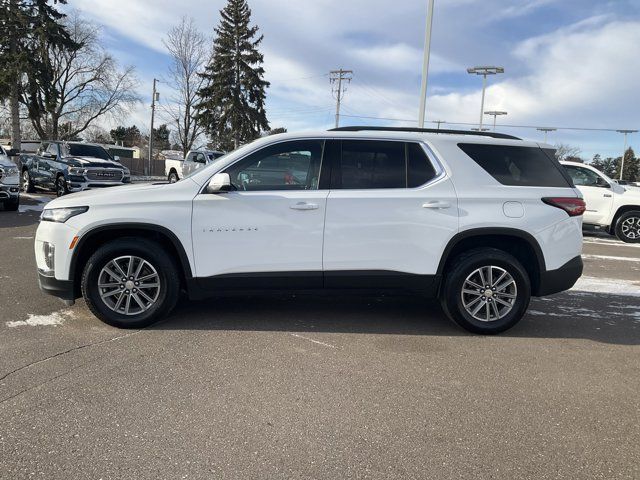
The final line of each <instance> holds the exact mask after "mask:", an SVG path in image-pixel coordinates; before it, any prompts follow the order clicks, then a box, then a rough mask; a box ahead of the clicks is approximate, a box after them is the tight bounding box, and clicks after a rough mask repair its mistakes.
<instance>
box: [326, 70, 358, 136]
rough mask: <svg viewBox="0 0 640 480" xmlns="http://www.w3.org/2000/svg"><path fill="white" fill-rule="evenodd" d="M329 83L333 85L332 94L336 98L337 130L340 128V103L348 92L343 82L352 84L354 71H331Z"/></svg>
mask: <svg viewBox="0 0 640 480" xmlns="http://www.w3.org/2000/svg"><path fill="white" fill-rule="evenodd" d="M329 75H330V77H329V82H331V84H332V85H333V90H332V93H334V94H335V97H336V128H338V127H339V126H340V102H341V101H342V97H343V96H344V92H346V87H343V86H342V82H347V83H351V80H352V79H353V70H343V69H342V68H341V69H340V70H331V71H330V72H329Z"/></svg>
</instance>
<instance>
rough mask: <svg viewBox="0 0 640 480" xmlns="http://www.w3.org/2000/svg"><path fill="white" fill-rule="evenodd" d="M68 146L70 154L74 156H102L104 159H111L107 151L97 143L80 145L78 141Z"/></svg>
mask: <svg viewBox="0 0 640 480" xmlns="http://www.w3.org/2000/svg"><path fill="white" fill-rule="evenodd" d="M68 148H69V155H71V156H73V157H93V158H101V159H102V160H110V159H111V157H110V156H109V154H108V153H107V151H106V150H105V149H104V148H102V147H98V146H97V145H79V144H77V143H72V144H70V145H69V147H68Z"/></svg>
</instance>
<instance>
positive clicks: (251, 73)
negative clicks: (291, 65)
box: [197, 0, 269, 150]
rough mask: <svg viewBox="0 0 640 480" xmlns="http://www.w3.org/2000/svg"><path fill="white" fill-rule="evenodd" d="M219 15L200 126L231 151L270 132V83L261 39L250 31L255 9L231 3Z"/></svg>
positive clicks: (202, 96) (235, 0)
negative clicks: (260, 48) (265, 73)
mask: <svg viewBox="0 0 640 480" xmlns="http://www.w3.org/2000/svg"><path fill="white" fill-rule="evenodd" d="M220 15H221V17H222V18H221V20H220V24H219V25H218V27H217V28H216V29H215V33H216V38H215V40H214V43H213V55H212V59H211V62H210V63H209V65H207V67H206V68H205V72H204V73H203V74H202V76H203V77H204V79H205V81H206V85H205V86H204V87H203V88H202V89H200V91H199V97H200V103H199V104H198V105H197V108H198V118H199V120H200V121H201V122H202V124H203V126H204V128H205V131H206V132H207V134H209V135H210V136H211V137H213V140H214V143H215V144H216V145H217V146H218V148H221V149H223V150H232V149H234V148H237V147H238V146H239V145H240V144H242V143H245V142H248V141H251V140H253V139H255V138H257V137H259V136H260V132H262V131H266V130H269V122H268V121H267V115H266V112H265V97H266V93H265V90H266V89H267V87H269V82H267V81H266V80H264V68H262V63H263V62H264V56H263V55H262V54H261V53H260V51H259V50H258V47H259V46H260V43H261V42H262V38H263V37H262V35H260V36H257V33H258V27H257V26H253V27H252V26H250V25H249V23H250V20H251V9H250V8H249V6H248V5H247V2H246V0H228V2H227V5H226V7H225V8H224V9H223V10H221V11H220Z"/></svg>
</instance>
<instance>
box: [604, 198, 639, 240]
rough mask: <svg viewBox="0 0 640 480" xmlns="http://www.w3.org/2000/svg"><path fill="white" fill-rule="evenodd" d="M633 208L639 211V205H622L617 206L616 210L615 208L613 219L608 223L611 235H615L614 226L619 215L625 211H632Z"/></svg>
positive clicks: (616, 224)
mask: <svg viewBox="0 0 640 480" xmlns="http://www.w3.org/2000/svg"><path fill="white" fill-rule="evenodd" d="M634 210H636V211H638V212H640V205H622V206H621V207H618V210H616V213H615V215H614V216H613V220H612V221H611V225H609V233H610V234H611V235H615V234H616V227H617V226H618V220H620V217H621V216H622V215H624V214H625V213H627V212H633V211H634Z"/></svg>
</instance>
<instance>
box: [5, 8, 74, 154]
mask: <svg viewBox="0 0 640 480" xmlns="http://www.w3.org/2000/svg"><path fill="white" fill-rule="evenodd" d="M66 3H67V2H66V0H53V1H51V0H2V1H0V18H2V21H0V65H2V68H0V99H2V100H4V99H8V100H9V104H10V109H11V139H12V144H13V145H12V146H13V147H14V148H20V141H21V135H20V118H19V117H20V105H19V102H20V100H21V98H26V97H29V95H30V94H31V93H32V92H33V91H34V89H35V88H37V86H39V87H40V88H44V89H45V91H46V94H45V95H44V99H43V100H42V102H40V103H39V104H38V103H35V104H34V105H30V107H29V116H30V117H32V118H33V115H37V114H39V112H41V111H42V110H44V108H45V107H46V105H47V103H48V102H50V101H51V99H52V98H54V97H55V95H56V91H55V87H54V86H53V82H51V81H50V80H51V77H52V66H51V64H50V62H49V57H48V55H47V54H46V49H45V48H44V47H45V46H55V47H57V48H61V49H65V48H69V49H72V48H77V45H76V44H75V42H74V41H73V40H71V37H70V35H69V33H68V31H67V30H66V29H65V28H64V26H63V25H62V24H61V20H62V19H63V18H64V14H62V13H61V12H59V11H58V10H57V9H56V7H55V4H66ZM25 80H26V81H25Z"/></svg>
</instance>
